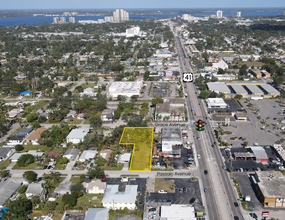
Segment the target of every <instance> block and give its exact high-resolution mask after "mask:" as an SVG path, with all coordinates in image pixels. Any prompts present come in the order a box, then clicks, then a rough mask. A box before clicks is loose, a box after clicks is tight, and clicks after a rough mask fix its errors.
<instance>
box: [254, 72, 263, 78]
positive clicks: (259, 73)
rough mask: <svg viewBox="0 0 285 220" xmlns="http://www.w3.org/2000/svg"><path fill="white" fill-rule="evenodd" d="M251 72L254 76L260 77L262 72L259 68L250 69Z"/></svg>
mask: <svg viewBox="0 0 285 220" xmlns="http://www.w3.org/2000/svg"><path fill="white" fill-rule="evenodd" d="M252 73H253V75H254V76H255V77H256V78H261V77H262V72H261V71H260V70H252Z"/></svg>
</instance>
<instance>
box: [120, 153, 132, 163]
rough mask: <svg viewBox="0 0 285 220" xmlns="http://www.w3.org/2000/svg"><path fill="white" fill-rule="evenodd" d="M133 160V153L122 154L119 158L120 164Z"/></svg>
mask: <svg viewBox="0 0 285 220" xmlns="http://www.w3.org/2000/svg"><path fill="white" fill-rule="evenodd" d="M130 159H131V153H124V154H121V155H120V157H119V161H118V162H119V163H129V162H130Z"/></svg>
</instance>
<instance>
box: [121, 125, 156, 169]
mask: <svg viewBox="0 0 285 220" xmlns="http://www.w3.org/2000/svg"><path fill="white" fill-rule="evenodd" d="M152 140H153V128H147V127H146V128H139V127H138V128H130V127H127V128H125V129H124V132H123V134H122V137H121V140H120V144H133V145H134V147H133V153H132V158H131V163H130V170H131V171H150V170H151V158H152Z"/></svg>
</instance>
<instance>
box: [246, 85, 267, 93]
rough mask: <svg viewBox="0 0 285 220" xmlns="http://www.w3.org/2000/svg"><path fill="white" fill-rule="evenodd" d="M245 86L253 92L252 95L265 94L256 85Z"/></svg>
mask: <svg viewBox="0 0 285 220" xmlns="http://www.w3.org/2000/svg"><path fill="white" fill-rule="evenodd" d="M245 86H246V87H247V88H248V89H249V90H250V91H251V92H252V94H254V93H261V94H264V92H263V91H262V90H261V89H260V88H258V87H257V86H256V85H250V84H246V85H245Z"/></svg>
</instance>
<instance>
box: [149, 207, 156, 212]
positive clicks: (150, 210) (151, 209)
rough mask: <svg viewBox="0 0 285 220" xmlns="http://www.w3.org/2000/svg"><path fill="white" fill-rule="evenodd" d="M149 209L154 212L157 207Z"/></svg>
mask: <svg viewBox="0 0 285 220" xmlns="http://www.w3.org/2000/svg"><path fill="white" fill-rule="evenodd" d="M148 211H149V212H154V211H156V208H150V209H149V210H148Z"/></svg>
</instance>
